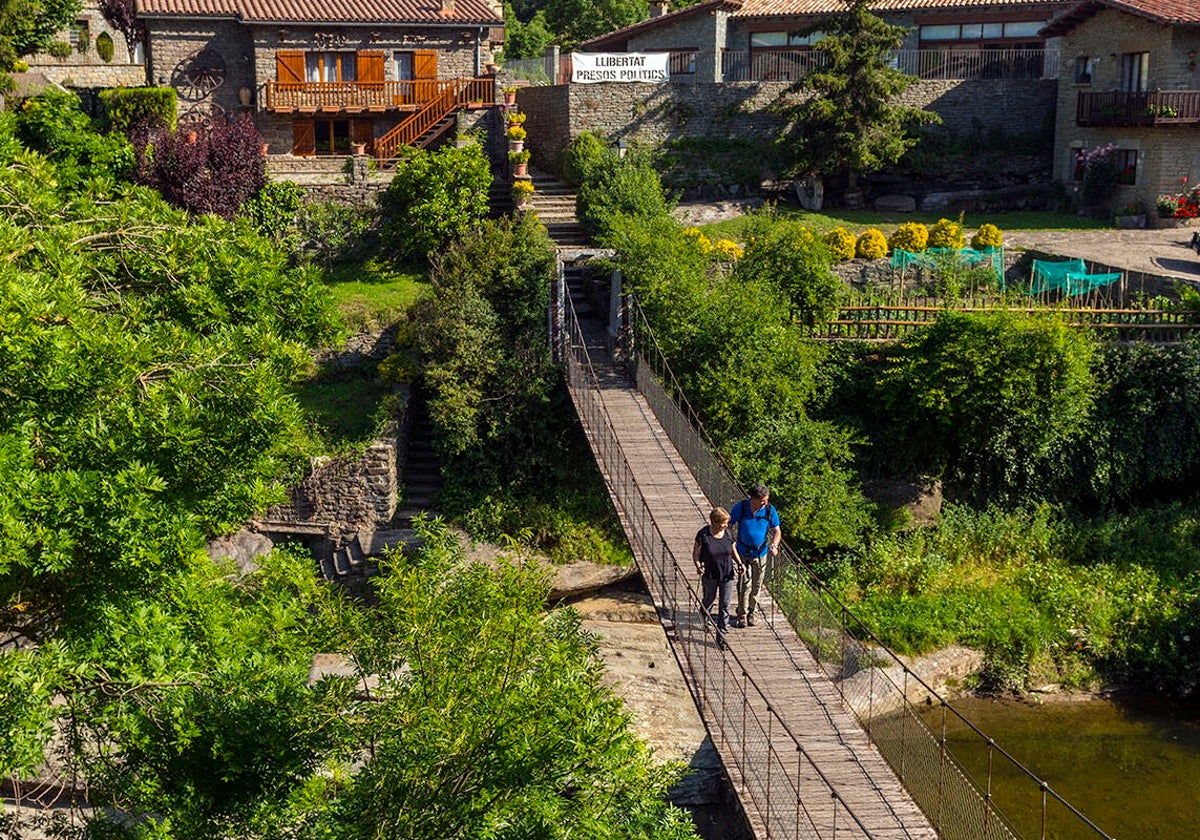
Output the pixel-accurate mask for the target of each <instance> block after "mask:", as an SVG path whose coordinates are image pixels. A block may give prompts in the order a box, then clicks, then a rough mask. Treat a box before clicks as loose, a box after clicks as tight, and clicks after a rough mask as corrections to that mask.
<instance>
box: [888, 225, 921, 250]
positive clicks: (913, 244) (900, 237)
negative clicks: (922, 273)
mask: <svg viewBox="0 0 1200 840" xmlns="http://www.w3.org/2000/svg"><path fill="white" fill-rule="evenodd" d="M928 245H929V228H927V227H925V225H923V224H921V223H920V222H905V223H904V224H902V225H900V227H898V228H896V232H895V233H893V234H892V238H891V239H889V240H888V247H889V248H890V249H891V250H893V251H908V252H909V253H910V254H919V253H921V252H922V251H924V250H925V248H926V247H927V246H928Z"/></svg>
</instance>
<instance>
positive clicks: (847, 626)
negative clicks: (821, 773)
mask: <svg viewBox="0 0 1200 840" xmlns="http://www.w3.org/2000/svg"><path fill="white" fill-rule="evenodd" d="M625 312H626V317H627V318H628V324H629V329H628V330H627V331H626V333H625V334H626V336H627V342H628V343H629V345H630V346H627V347H625V348H624V353H625V357H626V359H627V360H628V361H629V362H630V363H631V364H632V365H633V366H634V367H635V376H636V380H637V385H638V389H639V391H641V392H642V393H643V395H644V396H646V397H647V401H648V402H649V403H650V406H651V409H652V410H653V411H654V413H655V415H656V417H658V419H659V422H660V423H661V424H662V426H663V429H664V430H665V431H666V432H667V436H668V437H669V438H670V439H671V441H672V443H673V444H674V445H675V447H676V449H677V451H678V452H679V453H680V455H681V457H683V459H684V461H685V462H686V463H687V464H688V466H689V468H691V470H692V472H693V475H694V476H695V477H696V480H697V481H698V482H699V483H700V485H701V489H703V490H704V492H705V495H706V496H707V497H708V498H709V500H710V501H712V500H714V499H716V500H718V502H719V500H721V499H727V498H732V495H731V494H728V493H726V492H724V490H725V487H727V486H732V487H735V488H737V489H738V491H739V492H743V493H744V490H743V488H742V487H741V485H740V484H739V483H738V482H737V480H736V478H735V477H734V475H733V472H732V470H731V469H730V468H729V466H728V463H727V462H726V461H725V460H724V459H723V458H722V457H721V456H720V455H719V453H718V452H717V450H716V447H715V446H714V445H713V442H712V439H711V437H709V435H708V433H707V431H706V430H705V429H704V426H703V424H702V423H701V422H700V419H699V416H698V415H697V413H696V412H695V410H694V409H693V408H692V407H691V405H690V403H688V401H687V398H686V396H685V395H684V393H683V390H682V388H681V387H680V385H679V381H678V379H677V378H676V377H675V374H674V372H673V371H672V370H671V368H670V365H669V364H668V362H667V360H666V357H665V355H664V354H663V353H662V351H661V349H660V347H659V346H658V342H657V340H656V339H655V337H654V334H653V331H652V330H651V329H650V326H649V321H648V319H647V318H646V315H645V312H644V311H643V310H642V308H641V306H640V305H639V303H638V302H637V299H636V297H635V296H634V295H633V294H627V295H626V300H625ZM643 349H648V350H650V356H649V357H648V356H647V354H645V353H643V352H642V351H643ZM643 362H644V363H645V367H647V368H649V369H650V371H651V372H652V373H653V374H654V375H656V376H658V377H659V378H661V379H662V380H663V381H664V383H669V387H670V388H671V391H668V390H667V388H668V385H666V384H662V383H655V384H658V387H659V388H661V389H662V391H663V395H664V396H665V397H666V398H667V399H668V400H670V401H671V402H672V404H673V405H674V407H675V409H676V411H678V412H679V414H680V416H681V419H682V420H683V421H684V422H685V423H687V424H689V425H690V426H691V428H690V429H688V430H687V431H688V434H687V435H686V436H685V435H683V434H681V433H680V430H679V429H678V427H677V425H676V424H675V423H673V422H672V421H671V418H667V417H664V416H663V414H664V412H662V411H661V410H660V408H661V407H656V405H655V402H654V400H653V399H652V398H651V397H652V395H651V394H648V393H647V390H648V388H650V389H652V388H653V385H652V383H651V381H650V380H649V379H648V378H647V377H645V376H643V374H642V368H643V364H642V363H643ZM656 368H657V369H656ZM697 437H698V438H699V440H698V441H696V440H695V438H697ZM697 443H698V444H699V446H697V445H696V444H697ZM698 449H703V450H707V451H706V452H705V453H704V454H706V455H707V456H708V458H709V459H711V461H712V462H713V463H714V464H715V465H716V467H717V469H718V470H719V472H720V473H721V474H720V475H719V476H717V477H716V480H715V482H714V479H713V477H712V476H711V475H709V472H710V470H711V465H707V464H697V460H699V459H697V458H695V457H694V456H693V457H689V454H692V453H695V452H696V451H697V450H698ZM714 484H715V486H714ZM714 491H715V492H714ZM780 548H781V552H780V554H781V556H782V557H784V558H785V559H786V560H787V561H790V562H788V563H787V565H786V566H785V570H794V573H795V574H797V575H800V576H801V577H802V580H800V581H799V583H800V584H801V585H803V586H806V587H807V588H808V589H809V590H810V591H812V592H813V593H814V594H815V595H817V597H818V600H819V601H822V602H824V603H823V606H824V607H825V608H826V609H828V608H829V605H833V606H834V607H835V609H834V610H833V611H834V612H837V613H840V614H841V616H842V618H841V620H840V621H838V622H837V623H838V624H839V627H840V630H841V636H842V643H841V649H840V651H839V653H838V656H837V660H836V662H837V663H838V667H837V668H836V669H831V668H830V667H828V665H827V661H826V660H829V659H832V657H830V655H829V653H828V651H827V650H824V651H823V650H822V647H821V645H820V643H819V641H820V638H821V636H822V635H823V632H824V631H823V629H822V628H818V631H817V633H816V634H815V635H816V637H817V641H816V642H814V641H810V640H808V639H806V640H805V641H806V644H808V647H809V648H810V650H811V651H812V653H813V655H814V657H815V659H816V661H817V663H818V664H819V665H820V666H821V668H822V670H823V671H825V673H826V674H827V675H828V676H829V678H830V680H831V681H833V683H834V684H835V686H837V688H838V691H839V692H840V693H841V696H842V698H843V700H844V701H846V702H847V705H848V706H850V708H851V709H852V710H853V711H854V713H855V715H856V716H857V717H858V719H859V720H860V722H861V723H862V724H863V726H864V728H865V729H866V731H867V733H868V735H870V736H871V739H872V741H873V742H876V744H877V745H878V744H879V742H878V741H877V739H876V735H875V732H874V731H873V723H874V708H873V706H874V704H873V699H874V693H875V692H874V683H873V681H874V679H875V675H876V674H879V675H880V676H881V677H883V678H884V679H886V680H887V682H888V683H890V684H891V685H892V686H893V687H894V688H895V689H896V690H897V692H898V693H899V696H900V700H901V708H902V710H903V711H904V712H905V713H907V714H908V715H909V716H910V717H911V718H912V719H913V721H914V722H916V723H918V724H919V725H920V726H921V728H923V729H924V730H925V732H926V734H927V735H928V736H929V737H931V738H935V739H937V740H938V741H939V744H940V750H939V752H940V758H941V759H942V760H947V759H948V760H950V761H952V762H953V763H954V764H955V766H956V768H957V771H958V772H959V774H960V775H961V777H962V778H963V779H964V780H965V782H966V783H967V784H968V785H969V786H970V787H971V788H972V789H973V790H974V791H975V793H976V795H978V796H979V797H980V798H981V799H982V800H983V803H984V807H985V808H986V809H987V811H988V812H989V813H994V816H995V817H996V818H998V819H1000V820H1001V821H1002V822H1003V823H1004V824H1005V825H1006V827H1007V828H1008V830H1009V831H1010V832H1011V833H1012V836H1016V837H1020V836H1021V835H1020V833H1019V832H1018V831H1017V830H1016V829H1015V828H1014V827H1013V826H1012V823H1011V820H1009V819H1008V818H1007V817H1006V816H1005V815H1004V814H1003V812H1002V811H1000V809H999V807H998V806H997V805H996V803H995V802H994V801H993V800H992V794H991V790H992V788H993V776H994V773H993V761H992V757H993V755H998V756H1000V757H1001V758H1003V759H1004V760H1005V761H1007V762H1008V763H1009V765H1011V766H1012V767H1013V768H1014V769H1015V770H1017V771H1018V772H1019V773H1020V774H1021V776H1023V777H1024V778H1025V779H1026V780H1027V781H1029V782H1032V783H1033V784H1035V785H1036V787H1037V790H1038V792H1039V793H1040V795H1041V798H1042V811H1043V813H1042V823H1043V826H1045V823H1046V817H1047V806H1048V804H1049V803H1048V802H1047V799H1050V800H1053V801H1055V802H1056V803H1057V804H1058V805H1060V806H1061V807H1062V808H1064V809H1065V810H1066V811H1067V813H1068V814H1069V815H1070V816H1073V817H1074V818H1075V819H1077V820H1079V821H1080V822H1081V823H1082V825H1083V826H1084V827H1086V828H1088V829H1091V830H1092V831H1094V832H1095V836H1096V837H1097V838H1099V839H1100V840H1112V838H1111V837H1110V836H1109V835H1108V834H1106V833H1105V832H1104V831H1103V830H1102V829H1100V828H1099V827H1098V826H1097V825H1096V824H1095V823H1093V822H1092V821H1091V820H1090V819H1089V818H1088V817H1087V816H1086V815H1084V814H1083V813H1082V812H1080V811H1079V810H1078V809H1077V808H1075V806H1073V805H1072V804H1071V803H1070V802H1068V801H1067V800H1065V799H1063V798H1062V796H1060V795H1059V794H1058V793H1056V792H1055V791H1054V790H1053V789H1052V788H1051V787H1050V785H1049V783H1047V782H1046V781H1045V780H1043V779H1041V778H1040V777H1039V776H1037V774H1035V773H1034V772H1033V771H1032V770H1030V769H1029V768H1028V767H1026V766H1025V765H1024V764H1023V763H1022V762H1021V761H1020V760H1018V759H1017V758H1016V757H1015V756H1013V755H1012V754H1011V753H1009V752H1008V751H1007V750H1005V749H1003V748H1002V747H1000V746H998V745H997V744H996V743H995V741H994V740H993V739H992V738H990V737H989V736H987V735H986V734H985V733H984V732H983V731H982V730H980V729H979V727H977V726H976V725H975V724H974V723H972V722H971V721H970V720H969V719H968V718H966V717H964V716H963V715H962V714H961V713H960V712H958V711H957V710H956V709H955V708H954V707H953V706H952V705H950V703H949V702H948V701H947V700H946V699H945V698H943V697H942V696H941V695H940V694H939V693H938V692H937V691H936V690H935V689H934V688H933V687H932V686H930V685H929V684H928V683H927V682H926V681H925V680H924V679H922V678H921V677H920V675H918V674H917V673H916V672H914V671H913V670H912V669H911V668H910V667H909V666H908V665H907V664H905V662H904V661H903V660H902V659H900V657H899V656H897V655H896V654H895V653H893V652H892V651H891V650H890V649H889V648H888V647H887V646H886V645H885V644H884V643H883V642H882V641H881V640H880V639H879V638H878V636H876V635H875V633H874V632H873V631H872V630H871V628H870V627H868V626H867V625H866V624H865V623H863V622H862V621H861V620H860V619H859V618H858V617H857V616H855V615H854V613H853V612H852V611H851V610H850V608H849V607H848V606H847V605H846V604H845V603H843V602H842V601H841V599H840V598H838V596H837V595H836V594H835V593H834V592H832V591H831V590H830V589H829V588H828V587H827V586H826V585H825V584H824V582H823V581H822V580H821V579H820V578H819V577H818V576H817V575H816V573H815V572H814V571H813V570H812V568H811V567H810V566H809V565H808V564H807V563H806V562H805V561H804V560H803V559H802V558H801V557H800V556H799V555H798V554H797V553H796V552H795V551H793V550H792V548H791V547H790V546H789V545H788V544H787V543H786V542H784V543H782V544H781V546H780ZM783 576H784V577H786V571H785V573H784V575H783ZM778 580H779V578H778V576H777V577H776V579H775V581H768V586H769V588H770V591H771V592H772V594H773V595H776V597H775V598H774V601H775V603H776V604H778V603H779V601H780V598H779V595H780V594H782V593H781V592H780V589H781V587H780V585H779V582H778ZM784 597H785V598H786V594H785V595H784ZM785 614H786V616H787V618H788V621H789V623H790V624H791V625H792V627H793V628H794V629H795V630H796V632H797V633H798V634H800V635H801V636H802V638H803V636H804V634H803V632H802V628H801V627H800V626H799V615H798V614H797V613H787V612H786V611H785ZM835 620H836V619H835ZM810 635H813V634H810ZM851 640H852V641H851ZM864 643H870V647H869V648H868V647H867V646H866V645H865V644H864ZM875 657H882V658H884V659H885V660H887V661H889V662H890V663H891V664H892V665H893V666H896V667H898V668H899V669H900V672H901V673H902V674H903V677H904V680H905V685H904V686H898V685H896V683H895V681H894V680H892V678H891V677H890V676H888V675H887V674H886V672H885V671H884V670H883V669H881V668H879V667H877V665H875V664H871V665H870V672H871V680H872V685H871V689H870V693H869V695H868V697H869V702H870V705H869V707H868V710H867V713H866V715H864V714H863V711H862V709H861V708H859V707H857V706H855V705H854V704H853V703H852V702H850V699H849V698H847V697H846V694H845V687H846V682H847V678H848V677H850V676H853V673H854V672H858V671H861V670H865V669H863V668H860V667H859V666H860V665H861V660H862V659H868V660H869V659H873V658H875ZM851 668H852V669H853V671H852V672H851V673H849V674H848V673H847V671H848V670H851ZM910 680H911V681H914V682H915V683H916V685H917V686H919V687H920V692H921V693H922V694H924V695H926V696H929V697H932V698H936V702H937V704H938V705H939V706H940V707H941V708H942V710H943V722H942V734H941V736H940V738H939V737H938V736H936V735H935V734H934V732H933V730H932V729H931V728H929V726H928V725H927V724H926V723H925V722H924V720H923V719H922V718H921V717H920V716H919V715H918V714H917V707H916V705H915V704H914V703H913V702H912V701H911V699H910V698H909V693H910V690H911V689H910V688H909V686H908V681H910ZM947 712H948V713H949V714H950V715H951V716H953V717H954V718H955V719H957V720H958V722H959V723H961V724H962V725H964V726H965V727H967V728H968V729H970V730H971V731H972V732H974V733H975V735H976V736H978V737H979V738H980V739H981V741H983V743H984V744H985V745H986V748H987V751H988V777H987V780H986V784H984V785H981V784H980V783H979V782H978V781H977V780H976V779H975V778H974V777H973V776H972V775H971V774H970V773H969V772H968V771H967V770H966V769H965V767H964V766H963V764H962V762H961V761H960V760H959V759H958V758H957V757H956V756H955V755H954V754H953V753H952V752H950V751H949V748H948V747H947V745H946V723H947V721H946V713H947ZM881 752H882V753H883V754H884V756H885V757H886V758H887V759H888V762H889V764H892V766H893V769H894V770H896V772H897V775H898V776H900V779H901V781H902V782H903V783H904V784H905V787H906V788H909V789H910V793H912V794H913V796H914V798H916V799H917V801H918V803H919V804H920V805H921V807H922V809H923V810H925V812H926V815H927V816H929V817H930V820H931V821H934V824H935V828H937V829H938V832H939V834H941V835H942V836H943V837H946V836H953V835H947V834H945V833H943V829H944V828H945V826H939V825H938V824H937V822H936V821H935V820H934V816H933V815H932V814H930V808H929V807H928V803H927V802H925V801H923V800H922V799H921V797H920V796H919V795H918V792H917V791H914V790H912V789H911V787H910V785H909V783H908V782H907V781H906V780H905V774H904V772H903V770H902V769H901V768H897V767H896V764H895V762H894V761H893V760H892V756H890V755H889V754H888V752H887V751H886V750H883V749H882V748H881ZM939 795H940V794H939ZM985 825H986V821H985ZM993 829H994V827H993ZM966 836H974V835H966ZM1043 836H1045V834H1044V828H1043Z"/></svg>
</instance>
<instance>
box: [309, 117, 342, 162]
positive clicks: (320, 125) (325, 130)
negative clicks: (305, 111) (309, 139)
mask: <svg viewBox="0 0 1200 840" xmlns="http://www.w3.org/2000/svg"><path fill="white" fill-rule="evenodd" d="M313 128H314V130H313V141H314V143H315V145H316V152H317V154H319V155H335V154H336V155H344V154H346V152H348V151H350V120H317V121H316V124H315V125H314V127H313Z"/></svg>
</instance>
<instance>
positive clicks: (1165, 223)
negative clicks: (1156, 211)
mask: <svg viewBox="0 0 1200 840" xmlns="http://www.w3.org/2000/svg"><path fill="white" fill-rule="evenodd" d="M1154 227H1156V228H1158V229H1159V230H1170V229H1172V228H1188V227H1200V219H1177V218H1175V217H1173V216H1171V217H1167V218H1165V219H1164V218H1162V217H1161V216H1160V217H1158V218H1156V219H1155V220H1154Z"/></svg>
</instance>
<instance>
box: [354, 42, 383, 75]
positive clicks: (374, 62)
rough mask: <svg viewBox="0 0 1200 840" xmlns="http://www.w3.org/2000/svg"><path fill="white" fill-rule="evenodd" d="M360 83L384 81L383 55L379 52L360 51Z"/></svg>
mask: <svg viewBox="0 0 1200 840" xmlns="http://www.w3.org/2000/svg"><path fill="white" fill-rule="evenodd" d="M358 81H360V82H382V81H383V53H382V52H380V51H379V50H359V51H358Z"/></svg>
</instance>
